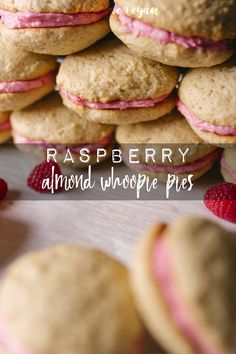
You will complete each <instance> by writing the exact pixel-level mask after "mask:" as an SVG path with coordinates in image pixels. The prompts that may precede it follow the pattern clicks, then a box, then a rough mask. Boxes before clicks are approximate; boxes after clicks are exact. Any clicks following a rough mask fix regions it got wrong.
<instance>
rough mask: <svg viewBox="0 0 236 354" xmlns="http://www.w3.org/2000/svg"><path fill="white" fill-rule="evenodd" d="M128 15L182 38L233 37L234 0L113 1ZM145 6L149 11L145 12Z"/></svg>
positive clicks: (216, 38) (214, 38) (234, 33)
mask: <svg viewBox="0 0 236 354" xmlns="http://www.w3.org/2000/svg"><path fill="white" fill-rule="evenodd" d="M116 3H117V4H118V5H119V6H120V7H121V8H122V9H124V10H125V11H126V10H127V9H128V11H126V14H127V15H129V16H130V17H140V16H141V15H140V14H141V13H140V12H138V11H133V10H135V9H136V10H138V9H142V10H143V11H142V16H141V18H139V20H141V21H143V22H146V23H148V24H150V25H153V26H154V27H157V28H160V29H164V30H167V31H170V32H174V33H176V34H179V35H182V36H186V37H193V36H195V37H198V38H199V37H203V38H206V39H212V40H215V41H219V40H224V39H231V38H232V39H234V38H235V37H236V27H235V17H236V0H218V1H211V0H194V1H189V0H177V1H176V0H159V1H158V2H157V1H156V0H129V3H128V4H127V1H126V0H116ZM147 9H149V11H145V10H147Z"/></svg>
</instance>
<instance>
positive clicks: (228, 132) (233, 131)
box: [177, 100, 236, 136]
mask: <svg viewBox="0 0 236 354" xmlns="http://www.w3.org/2000/svg"><path fill="white" fill-rule="evenodd" d="M177 107H178V110H179V111H180V113H182V114H183V116H184V117H185V118H186V119H187V120H188V122H189V123H190V124H192V125H193V126H194V127H195V128H196V129H198V130H200V131H204V132H209V133H215V134H218V135H221V136H236V128H234V127H230V126H223V125H213V124H210V123H208V122H205V121H203V120H201V119H199V118H198V117H197V116H196V115H195V114H194V113H193V112H191V111H190V110H189V109H188V108H187V107H186V106H185V104H184V103H183V102H181V100H179V101H178V102H177Z"/></svg>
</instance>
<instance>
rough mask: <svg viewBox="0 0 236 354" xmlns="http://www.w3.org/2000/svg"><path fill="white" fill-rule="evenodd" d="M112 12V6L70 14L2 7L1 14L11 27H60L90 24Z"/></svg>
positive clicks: (2, 18)
mask: <svg viewBox="0 0 236 354" xmlns="http://www.w3.org/2000/svg"><path fill="white" fill-rule="evenodd" d="M110 12H111V9H110V8H108V9H106V10H103V11H100V12H79V13H70V14H65V13H35V12H10V11H6V10H1V9H0V16H1V21H2V23H4V25H5V26H6V27H7V28H9V29H24V28H60V27H74V26H84V25H90V24H93V23H96V22H98V21H99V20H101V19H102V18H103V17H105V16H106V15H107V14H109V13H110Z"/></svg>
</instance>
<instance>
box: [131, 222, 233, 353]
mask: <svg viewBox="0 0 236 354" xmlns="http://www.w3.org/2000/svg"><path fill="white" fill-rule="evenodd" d="M235 252H236V238H235V233H230V232H229V231H226V230H224V229H223V228H221V227H220V226H218V225H216V224H213V223H212V222H210V221H207V220H204V219H200V218H199V219H198V218H194V217H185V218H181V219H179V220H177V221H174V222H173V223H172V224H170V225H161V224H157V225H156V226H154V227H153V228H152V229H151V230H150V231H149V232H148V233H147V234H146V235H145V236H144V238H143V239H142V240H141V241H140V243H139V245H138V247H137V249H136V253H135V258H134V262H133V266H132V270H131V280H132V285H133V292H134V296H135V299H136V304H137V306H138V308H139V310H140V313H141V314H142V317H143V320H144V321H145V324H146V325H147V327H148V328H149V330H150V331H151V333H152V335H153V336H154V337H155V338H156V339H157V340H158V341H159V342H160V344H161V345H162V346H163V347H164V348H165V349H166V350H167V352H169V353H171V354H180V353H184V354H196V353H227V354H233V353H234V352H235V345H236V344H235V337H234V332H235V316H234V309H235V299H236V287H235V284H234V282H233V281H232V279H233V278H234V274H235V271H236V261H235ZM147 299H148V301H147ZM170 339H171V340H170Z"/></svg>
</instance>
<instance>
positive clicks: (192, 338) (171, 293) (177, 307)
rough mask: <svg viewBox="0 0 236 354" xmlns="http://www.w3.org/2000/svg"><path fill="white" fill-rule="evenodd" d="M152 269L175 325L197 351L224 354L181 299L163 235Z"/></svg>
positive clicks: (158, 242) (158, 241)
mask: <svg viewBox="0 0 236 354" xmlns="http://www.w3.org/2000/svg"><path fill="white" fill-rule="evenodd" d="M152 270H153V275H154V277H155V279H156V282H157V284H158V286H159V287H160V290H161V294H162V296H163V300H164V302H165V305H166V307H167V308H168V311H169V312H170V315H171V319H172V321H173V323H174V325H175V326H176V327H177V328H178V329H179V330H180V331H181V333H182V334H183V335H184V336H185V338H186V339H187V340H188V341H189V342H190V344H191V345H192V346H193V347H194V349H195V350H196V352H197V353H199V354H222V353H221V352H220V351H219V350H217V348H215V347H214V346H213V345H212V344H211V343H210V342H209V341H208V339H207V338H206V337H205V335H204V333H203V332H202V331H201V328H200V327H199V326H198V325H197V324H196V323H195V322H194V320H193V319H192V318H191V314H190V313H189V311H188V309H187V308H186V306H185V304H184V302H183V300H182V299H181V297H180V294H179V292H178V290H177V289H176V287H175V282H174V279H173V270H174V264H173V262H172V257H171V252H170V250H169V248H168V246H167V244H166V241H165V239H164V237H163V236H161V237H160V238H158V239H157V240H156V243H155V245H154V250H153V258H152Z"/></svg>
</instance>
